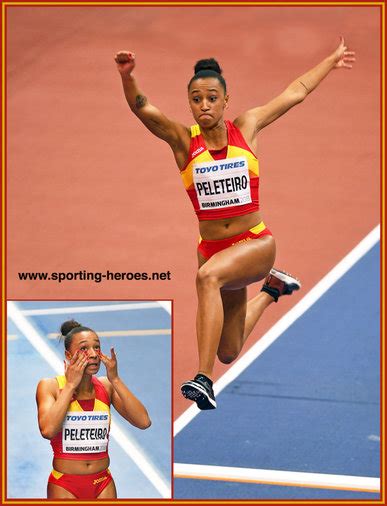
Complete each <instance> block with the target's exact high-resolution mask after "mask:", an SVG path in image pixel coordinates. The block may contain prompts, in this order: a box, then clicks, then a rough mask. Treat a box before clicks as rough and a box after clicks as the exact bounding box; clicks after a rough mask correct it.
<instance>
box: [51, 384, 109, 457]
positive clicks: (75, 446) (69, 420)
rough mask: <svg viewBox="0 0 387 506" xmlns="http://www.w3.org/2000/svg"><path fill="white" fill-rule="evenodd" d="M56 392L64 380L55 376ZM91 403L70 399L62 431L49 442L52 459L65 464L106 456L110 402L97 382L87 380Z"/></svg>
mask: <svg viewBox="0 0 387 506" xmlns="http://www.w3.org/2000/svg"><path fill="white" fill-rule="evenodd" d="M56 380H57V381H58V385H59V389H60V390H62V389H63V387H64V386H65V384H66V377H65V376H57V377H56ZM91 380H92V382H93V386H94V390H95V399H90V400H83V401H82V400H79V401H78V400H76V399H74V398H73V399H72V400H71V403H70V406H69V409H68V411H67V413H66V416H65V419H64V422H63V426H62V430H61V431H60V432H58V434H56V436H54V437H53V438H52V439H51V440H50V443H51V446H52V449H53V451H54V457H55V458H60V459H69V460H99V459H104V458H105V457H107V456H108V443H109V430H110V399H109V395H108V393H107V391H106V389H105V387H104V386H103V384H102V383H101V381H100V380H99V379H97V378H96V377H95V376H92V378H91Z"/></svg>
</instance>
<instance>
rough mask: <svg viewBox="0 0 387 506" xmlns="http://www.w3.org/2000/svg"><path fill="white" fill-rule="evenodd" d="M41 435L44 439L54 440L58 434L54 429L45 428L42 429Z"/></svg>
mask: <svg viewBox="0 0 387 506" xmlns="http://www.w3.org/2000/svg"><path fill="white" fill-rule="evenodd" d="M40 433H41V435H42V437H43V438H44V439H52V438H53V437H54V436H55V434H56V432H55V431H54V428H53V427H43V428H41V429H40Z"/></svg>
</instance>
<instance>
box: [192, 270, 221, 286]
mask: <svg viewBox="0 0 387 506" xmlns="http://www.w3.org/2000/svg"><path fill="white" fill-rule="evenodd" d="M196 286H197V288H198V289H200V288H220V286H221V285H220V280H219V276H218V275H217V274H216V272H215V270H214V269H212V268H211V267H208V266H207V265H206V264H204V265H202V267H200V269H199V270H198V273H197V276H196Z"/></svg>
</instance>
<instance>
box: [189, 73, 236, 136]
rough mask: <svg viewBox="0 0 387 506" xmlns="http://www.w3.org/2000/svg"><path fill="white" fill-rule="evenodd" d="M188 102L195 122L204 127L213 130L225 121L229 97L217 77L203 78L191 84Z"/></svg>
mask: <svg viewBox="0 0 387 506" xmlns="http://www.w3.org/2000/svg"><path fill="white" fill-rule="evenodd" d="M188 101H189V106H190V108H191V111H192V114H193V117H194V119H195V121H196V122H197V123H198V124H199V125H200V126H202V127H207V128H211V127H213V126H215V125H216V124H217V123H219V121H223V113H224V109H225V108H226V107H227V102H228V95H226V94H225V92H224V89H223V86H222V85H221V84H220V82H219V80H218V79H216V77H203V78H200V79H196V80H195V81H193V82H192V83H191V86H190V88H189V90H188Z"/></svg>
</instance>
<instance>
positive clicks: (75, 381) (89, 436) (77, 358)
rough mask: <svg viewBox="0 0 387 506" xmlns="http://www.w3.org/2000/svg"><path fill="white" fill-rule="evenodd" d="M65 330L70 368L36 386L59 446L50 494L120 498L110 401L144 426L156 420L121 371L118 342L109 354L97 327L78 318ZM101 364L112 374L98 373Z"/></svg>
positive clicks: (47, 434)
mask: <svg viewBox="0 0 387 506" xmlns="http://www.w3.org/2000/svg"><path fill="white" fill-rule="evenodd" d="M61 334H62V337H63V340H64V347H65V356H66V360H65V362H64V368H65V374H64V375H63V376H57V377H56V378H52V379H42V380H41V381H40V382H39V385H38V388H37V392H36V401H37V404H38V417H39V428H40V432H41V434H42V436H43V437H44V438H45V439H49V440H50V443H51V446H52V449H53V452H54V460H53V470H52V472H51V474H50V476H49V479H48V485H47V497H48V498H49V499H75V498H76V499H97V498H99V499H102V498H103V499H105V498H106V499H112V498H116V497H117V492H116V487H115V484H114V480H113V478H112V476H111V474H110V471H109V469H108V466H109V455H108V439H109V429H110V405H113V406H114V408H115V409H116V411H118V413H119V414H120V415H121V416H122V417H123V418H124V419H125V420H127V421H128V422H129V423H131V424H132V425H134V426H135V427H137V428H139V429H147V428H148V427H150V425H151V420H150V418H149V415H148V412H147V410H146V408H145V407H144V406H143V404H142V403H141V402H140V401H139V399H137V397H136V396H135V395H133V393H132V392H131V391H130V390H129V389H128V387H127V386H126V385H125V383H124V382H123V381H122V380H121V379H120V377H119V376H118V363H117V357H116V354H115V352H114V348H111V356H110V357H109V356H106V355H104V354H103V353H102V351H101V345H100V341H99V338H98V336H97V334H96V333H95V332H94V330H92V329H90V328H88V327H85V326H83V325H81V324H80V323H78V322H76V321H75V320H70V321H66V322H64V323H63V324H62V326H61ZM101 364H103V365H104V366H105V368H106V376H103V377H100V378H97V377H96V374H97V373H98V371H99V369H100V366H101Z"/></svg>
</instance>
